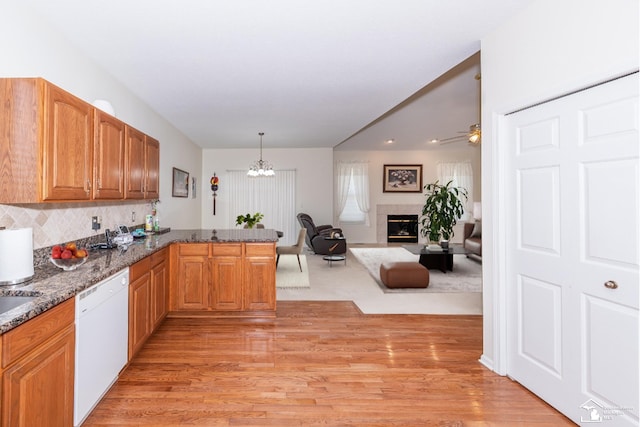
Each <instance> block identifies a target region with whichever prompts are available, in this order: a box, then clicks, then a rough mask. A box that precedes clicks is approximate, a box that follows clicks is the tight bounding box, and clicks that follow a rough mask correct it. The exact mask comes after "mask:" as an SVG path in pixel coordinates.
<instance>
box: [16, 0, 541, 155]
mask: <svg viewBox="0 0 640 427" xmlns="http://www.w3.org/2000/svg"><path fill="white" fill-rule="evenodd" d="M530 1H531V0H526V1H525V0H483V1H477V0H451V1H442V0H323V1H316V2H306V1H300V0H269V1H265V0H180V1H169V0H135V1H131V0H109V1H105V2H94V1H92V2H88V1H87V0H56V1H50V0H23V2H24V3H25V4H26V5H27V6H28V7H30V8H32V10H33V11H34V13H39V14H41V15H42V17H43V19H44V20H46V21H49V23H50V24H51V26H52V27H53V28H55V29H56V30H57V31H59V32H61V33H62V34H63V35H64V36H65V37H67V38H68V39H69V40H70V41H71V42H72V44H74V45H75V46H77V48H78V49H80V50H81V51H82V52H83V53H84V54H86V55H87V56H88V57H90V58H92V59H93V60H94V61H95V62H96V63H98V64H99V65H100V66H101V67H103V68H104V69H105V70H106V71H107V72H109V73H111V74H112V75H113V76H114V77H115V78H116V79H117V80H119V81H120V82H121V83H122V84H123V85H125V86H126V87H128V88H129V89H130V90H131V92H133V93H134V94H135V95H137V96H138V97H139V98H141V99H142V100H143V101H145V102H146V103H147V104H148V105H149V106H150V107H151V108H152V109H153V110H155V111H157V112H158V113H159V114H160V115H162V116H163V117H164V118H166V119H167V120H168V121H169V122H170V123H172V124H173V125H174V126H175V127H176V128H178V129H179V130H181V131H182V132H183V133H184V134H185V135H187V136H188V137H189V138H190V139H191V140H193V141H194V142H195V143H196V144H198V145H200V146H201V147H203V148H247V147H250V148H255V147H256V145H257V143H258V141H259V138H258V132H264V133H265V136H264V144H265V148H266V147H336V146H339V149H349V147H350V144H353V145H352V146H353V149H360V148H362V147H368V146H369V144H373V143H375V142H376V141H378V142H379V140H383V139H388V138H394V139H396V141H398V142H400V141H402V140H405V142H406V144H407V146H405V147H404V148H407V149H409V148H411V147H410V146H409V145H410V144H413V145H415V146H418V144H424V141H425V140H428V139H431V138H435V137H437V138H444V137H449V136H452V133H455V132H457V131H464V130H466V129H468V127H469V125H470V124H472V123H473V122H477V117H478V104H479V102H478V94H479V83H478V81H477V80H476V79H474V78H472V77H473V76H474V75H475V74H477V70H478V68H477V67H479V66H478V65H477V63H478V57H477V56H476V57H475V58H476V59H475V62H476V64H475V65H473V64H471V65H469V64H467V65H469V67H470V68H468V69H465V70H460V69H458V70H457V71H455V72H453V73H452V75H451V76H448V75H446V73H447V71H449V70H451V69H452V68H454V67H455V66H456V65H458V64H460V63H461V62H463V61H465V60H466V59H467V58H469V57H470V56H472V55H473V54H475V53H476V52H478V50H479V49H480V39H481V38H482V37H483V36H484V35H485V34H487V33H488V32H489V31H491V30H492V29H493V28H495V27H496V26H498V25H500V24H501V23H502V22H504V21H505V20H506V19H507V18H508V17H509V16H511V15H513V14H514V13H516V12H517V11H518V10H520V9H522V8H524V7H525V6H526V5H527V4H528V3H529V2H530ZM473 67H476V68H475V69H474V68H473ZM458 68H460V67H458ZM463 68H464V67H463ZM431 96H433V100H432V101H429V97H431ZM417 98H421V101H420V105H418V104H415V103H413V102H411V100H414V101H415V100H416V99H417ZM411 104H413V106H418V110H420V111H422V113H424V114H420V113H419V112H414V113H412V114H414V115H415V117H414V118H413V119H411V120H408V119H406V118H402V119H398V118H397V116H396V118H395V119H394V120H395V121H397V125H398V128H395V127H394V128H393V129H391V128H387V127H385V128H384V129H380V133H375V134H372V131H373V130H375V129H379V123H380V120H379V119H380V118H381V117H387V118H388V117H392V116H394V111H397V110H398V108H399V106H409V105H411ZM470 105H471V107H470ZM470 110H472V111H470ZM462 111H465V112H467V113H466V114H468V115H467V116H465V115H462V114H455V113H453V112H462ZM469 118H471V119H469ZM414 128H416V129H415V131H414ZM416 132H421V133H420V135H422V134H424V138H418V137H416V135H418V133H416ZM386 133H388V135H387V134H386ZM364 135H368V136H367V137H366V140H362V138H363V136H364ZM403 135H406V136H403ZM369 148H371V147H369Z"/></svg>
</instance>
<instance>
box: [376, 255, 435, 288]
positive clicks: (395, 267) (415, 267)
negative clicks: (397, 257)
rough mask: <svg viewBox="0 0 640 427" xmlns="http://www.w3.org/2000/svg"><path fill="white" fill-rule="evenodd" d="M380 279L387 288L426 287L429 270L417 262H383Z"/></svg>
mask: <svg viewBox="0 0 640 427" xmlns="http://www.w3.org/2000/svg"><path fill="white" fill-rule="evenodd" d="M380 279H381V280H382V283H384V285H385V286H386V287H387V288H426V287H427V286H429V270H427V268H426V267H425V266H423V265H422V264H420V263H418V262H411V261H409V262H407V261H403V262H383V263H382V264H380Z"/></svg>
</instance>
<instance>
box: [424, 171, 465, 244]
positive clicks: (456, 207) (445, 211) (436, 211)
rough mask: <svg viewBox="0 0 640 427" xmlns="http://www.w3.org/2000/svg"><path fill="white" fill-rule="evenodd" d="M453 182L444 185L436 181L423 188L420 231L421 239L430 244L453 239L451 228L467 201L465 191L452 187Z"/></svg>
mask: <svg viewBox="0 0 640 427" xmlns="http://www.w3.org/2000/svg"><path fill="white" fill-rule="evenodd" d="M452 182H453V181H449V182H447V183H446V184H445V185H442V184H440V183H439V182H438V181H436V182H434V183H431V184H427V185H425V186H424V189H425V191H426V197H427V198H426V200H425V203H424V206H423V207H422V216H421V218H420V223H421V225H422V229H421V230H420V232H421V234H422V236H423V237H426V238H428V239H429V241H432V242H438V241H440V238H441V237H442V240H450V239H451V238H452V237H453V227H454V226H455V225H456V223H457V222H458V219H460V217H461V216H462V214H463V212H464V203H465V202H466V201H467V198H468V196H467V190H466V189H464V188H462V187H453V186H452Z"/></svg>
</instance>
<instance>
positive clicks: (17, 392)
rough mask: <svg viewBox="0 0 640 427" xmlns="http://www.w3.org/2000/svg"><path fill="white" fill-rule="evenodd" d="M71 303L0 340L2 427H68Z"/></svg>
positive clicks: (72, 362)
mask: <svg viewBox="0 0 640 427" xmlns="http://www.w3.org/2000/svg"><path fill="white" fill-rule="evenodd" d="M74 320H75V299H73V298H72V299H70V300H68V301H66V302H64V303H62V304H60V305H58V306H56V307H54V308H52V309H51V310H49V311H47V312H45V313H43V314H41V315H39V316H38V317H36V318H34V319H31V320H29V321H28V322H26V323H24V324H23V325H20V326H18V327H17V328H15V329H13V330H11V331H9V332H7V333H6V334H4V335H2V425H3V426H64V427H67V426H71V425H73V378H74V370H75V369H74V368H75V360H74V356H75V324H74Z"/></svg>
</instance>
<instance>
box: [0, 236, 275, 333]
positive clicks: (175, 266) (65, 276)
mask: <svg viewBox="0 0 640 427" xmlns="http://www.w3.org/2000/svg"><path fill="white" fill-rule="evenodd" d="M277 241H278V235H277V233H276V231H275V230H270V229H219V230H213V231H212V230H172V231H170V232H168V233H165V234H157V235H154V234H152V235H149V236H147V237H146V238H145V239H140V240H135V241H134V243H133V244H131V245H130V246H129V247H128V248H127V249H126V250H121V249H118V248H116V249H110V250H95V251H91V252H90V254H89V259H88V260H87V262H86V263H85V264H84V265H82V266H81V267H79V268H78V269H77V270H74V271H63V270H60V269H59V268H57V267H55V266H54V265H52V264H51V263H49V262H48V261H47V262H43V263H40V265H36V267H35V275H34V277H33V279H32V280H31V281H30V282H28V283H26V284H24V285H22V286H11V287H6V288H0V296H34V297H36V298H35V299H34V300H33V301H31V302H28V303H25V304H22V305H20V306H18V307H16V308H15V309H13V310H11V311H8V312H6V313H2V314H0V334H4V333H6V332H7V331H9V330H11V329H13V328H15V327H17V326H19V325H20V324H22V323H24V322H26V321H28V320H29V319H32V318H34V317H36V316H38V315H39V314H41V313H43V312H45V311H47V310H49V309H50V308H52V307H54V306H56V305H58V304H60V303H62V302H64V301H66V300H68V299H70V298H73V297H74V296H75V295H76V294H78V293H79V292H81V291H83V290H84V289H87V288H89V287H91V286H92V285H94V284H96V283H98V282H100V281H101V280H103V279H105V278H107V277H109V276H111V275H113V274H115V273H117V272H118V271H120V270H122V269H123V268H126V267H130V266H133V265H134V264H136V263H137V262H139V261H142V260H144V259H145V258H147V257H150V256H151V255H152V254H154V253H155V252H158V251H160V250H162V249H164V248H168V250H169V253H170V257H169V259H170V262H169V269H168V271H169V276H168V277H169V295H167V298H168V300H167V301H168V304H169V307H170V311H173V310H183V311H184V310H186V309H188V310H189V311H191V312H192V314H193V313H195V312H196V311H199V310H201V309H202V310H206V311H210V312H211V314H213V313H214V312H216V311H218V312H223V311H230V309H228V310H224V309H221V306H220V305H218V306H217V307H216V309H215V310H214V308H213V307H205V305H206V304H207V301H205V300H204V298H205V296H209V295H210V296H212V297H214V298H215V297H218V296H220V295H218V294H216V292H215V291H216V290H215V289H203V288H200V289H199V290H196V289H195V288H196V287H197V286H196V285H197V283H195V282H194V280H195V279H196V277H195V276H194V273H195V270H194V258H198V262H200V263H201V264H200V266H199V267H198V268H199V269H200V274H201V276H200V278H201V279H202V280H203V283H206V284H207V285H209V286H211V285H213V284H220V282H219V281H218V280H222V281H223V283H222V285H224V286H225V289H224V290H223V295H222V297H223V299H224V298H225V296H224V294H225V293H226V292H231V291H232V289H231V288H230V287H229V286H228V283H227V282H226V280H227V279H229V280H231V279H233V280H235V282H234V283H235V285H239V284H242V285H245V289H244V291H245V292H244V293H245V296H247V297H250V295H251V294H252V293H253V294H256V293H257V294H258V295H254V296H256V297H258V299H266V300H269V301H260V302H258V303H249V302H248V301H247V307H259V308H258V310H259V311H260V312H259V313H257V314H262V315H264V314H265V310H266V311H268V312H272V313H275V243H276V242H277ZM190 248H191V249H190ZM205 251H206V253H205ZM231 264H232V265H233V267H234V268H235V273H233V274H232V273H231ZM185 275H186V277H185ZM211 275H215V277H213V278H214V279H216V280H211V279H212V277H211ZM180 284H182V285H185V286H187V289H180V288H179V286H180ZM197 292H200V296H199V297H200V298H201V300H200V303H201V307H199V308H197V309H196V308H195V307H194V304H193V298H195V294H196V293H197ZM260 294H262V296H260ZM181 297H182V298H184V300H183V301H182V303H181V302H180V300H179V298H181ZM208 308H210V309H208ZM170 314H171V313H170ZM183 315H184V313H183Z"/></svg>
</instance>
